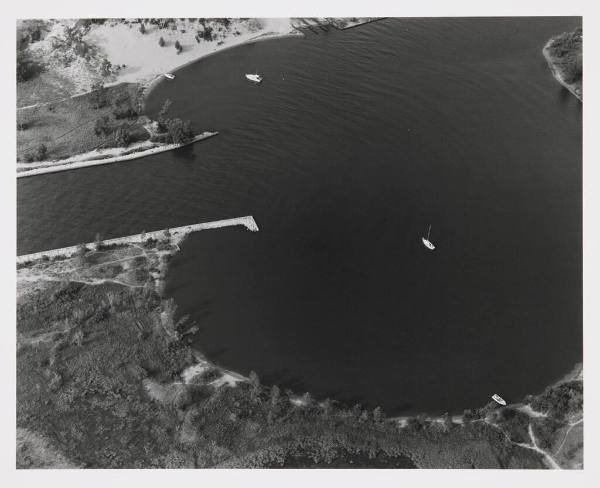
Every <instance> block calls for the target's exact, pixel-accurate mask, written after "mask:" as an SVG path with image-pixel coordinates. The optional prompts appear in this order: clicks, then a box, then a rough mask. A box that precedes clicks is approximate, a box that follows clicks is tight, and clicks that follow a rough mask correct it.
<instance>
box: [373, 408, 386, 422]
mask: <svg viewBox="0 0 600 488" xmlns="http://www.w3.org/2000/svg"><path fill="white" fill-rule="evenodd" d="M384 419H385V414H384V413H383V410H382V409H381V407H377V408H375V410H373V420H374V421H375V423H376V424H378V423H380V422H383V420H384Z"/></svg>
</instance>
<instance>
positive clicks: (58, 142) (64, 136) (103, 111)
mask: <svg viewBox="0 0 600 488" xmlns="http://www.w3.org/2000/svg"><path fill="white" fill-rule="evenodd" d="M140 103H141V92H140V87H139V85H137V84H133V83H128V84H121V85H116V86H112V87H107V88H102V89H100V90H96V91H95V92H92V93H87V94H85V95H81V96H78V97H74V98H67V99H64V100H62V101H59V102H53V103H48V104H44V105H37V106H34V107H30V108H25V109H21V110H19V111H18V112H17V160H18V161H20V162H33V161H46V160H56V159H62V158H67V157H69V156H72V155H74V154H79V153H84V152H88V151H92V150H94V149H97V148H107V147H117V146H120V145H123V143H124V141H123V139H122V137H121V135H122V134H123V132H126V133H127V135H128V141H129V142H136V141H143V140H146V139H148V138H149V137H150V136H149V134H148V132H147V131H146V130H145V129H144V127H143V125H144V124H145V123H147V122H148V119H147V118H146V117H143V116H141V114H140V113H139V112H138V111H139V106H140ZM119 137H121V138H119Z"/></svg>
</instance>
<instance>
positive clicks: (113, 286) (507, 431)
mask: <svg viewBox="0 0 600 488" xmlns="http://www.w3.org/2000/svg"><path fill="white" fill-rule="evenodd" d="M175 251H176V249H175V248H170V247H169V244H168V242H167V241H165V242H162V241H160V240H159V241H148V242H147V243H145V244H143V245H136V246H118V247H116V248H110V247H109V248H107V249H101V250H99V251H83V250H82V252H81V253H79V254H78V255H75V256H73V257H71V258H69V261H68V262H64V261H63V260H60V259H57V260H54V261H51V260H47V261H40V262H38V263H30V264H28V265H27V266H21V267H20V268H19V270H18V272H19V275H18V276H19V284H20V285H24V284H27V285H28V286H24V287H21V288H20V290H21V293H20V295H19V296H20V298H19V302H18V306H17V336H18V344H17V346H18V350H17V426H18V428H19V429H26V431H27V432H29V433H30V436H29V437H31V436H35V439H37V443H30V444H28V445H27V446H26V448H25V447H24V445H23V443H22V441H20V444H18V450H17V453H18V460H17V463H18V466H20V467H37V466H39V467H47V466H48V465H49V463H50V464H51V461H49V460H48V456H46V457H44V456H43V455H41V454H40V453H39V452H38V451H36V445H37V446H39V445H42V446H43V447H44V449H45V451H44V452H50V453H52V455H51V456H50V460H52V459H55V460H59V461H60V463H62V464H65V463H68V464H70V465H77V466H82V467H97V468H108V467H127V468H136V467H137V468H141V467H144V468H148V467H162V468H166V467H202V468H205V467H263V466H268V467H275V466H283V467H285V466H290V467H302V466H306V465H313V463H317V465H318V466H321V467H323V466H329V465H331V466H334V467H335V466H340V467H350V465H352V464H354V461H356V465H357V467H366V465H370V464H371V463H372V465H374V466H382V467H383V465H388V466H390V465H391V466H407V465H410V462H408V461H407V458H410V459H411V460H412V462H413V463H414V464H415V465H416V466H418V467H454V468H458V467H462V468H470V467H479V468H498V467H515V468H516V467H518V468H541V467H544V461H543V459H542V456H541V455H540V454H539V453H538V452H535V451H533V450H532V449H529V448H527V447H523V446H520V445H518V444H519V443H522V444H526V443H527V442H528V440H527V426H528V425H530V424H533V425H534V428H535V433H536V436H537V437H536V439H537V442H539V443H540V445H543V446H546V445H548V446H551V447H552V446H554V445H556V444H557V443H559V442H563V439H562V437H561V436H563V437H565V432H566V430H567V429H569V428H570V423H569V422H571V423H572V419H573V418H574V417H573V415H576V414H577V412H579V411H580V409H581V404H580V399H581V395H580V394H579V393H580V385H581V382H574V383H573V382H566V383H559V384H558V385H555V386H554V387H553V388H552V389H550V390H548V391H547V392H545V393H544V394H543V395H540V396H537V397H532V398H531V399H529V401H530V404H531V405H533V406H534V407H535V408H539V409H545V411H546V412H547V414H546V415H547V416H544V417H539V418H537V417H536V418H532V417H530V416H529V415H526V414H524V413H522V412H520V411H519V410H518V409H516V408H515V407H514V406H510V407H507V408H501V407H498V406H496V405H495V404H489V405H487V406H486V407H484V408H482V409H479V410H475V411H473V412H466V413H465V416H464V417H463V423H461V424H459V423H454V422H452V420H451V419H450V418H446V419H445V420H444V421H442V422H432V421H429V420H426V419H425V418H424V417H423V416H420V417H416V418H412V419H409V421H408V423H407V425H406V426H405V427H403V426H401V424H400V423H399V422H397V421H394V420H393V419H386V417H385V415H384V413H383V412H382V411H381V409H375V410H366V409H364V408H362V407H361V406H360V405H355V406H352V407H349V406H345V405H342V404H339V403H337V402H336V401H335V400H329V399H325V400H319V401H317V400H315V399H313V398H312V397H311V396H310V395H309V394H308V393H306V394H304V395H302V396H300V395H299V394H301V393H302V392H291V391H281V390H280V389H279V388H277V386H275V385H261V383H260V380H259V378H258V376H257V375H256V374H253V373H251V374H250V375H249V376H248V378H243V377H236V379H235V381H230V380H231V378H232V377H231V375H229V374H228V373H227V372H226V371H224V370H223V369H221V368H219V367H218V366H216V365H211V364H210V363H206V362H203V363H202V364H203V365H204V366H203V367H201V368H199V369H198V370H197V374H196V375H195V376H194V375H189V374H186V375H182V373H183V372H184V371H187V372H189V371H190V370H189V368H190V367H191V366H193V365H195V364H198V361H199V357H198V354H197V353H195V352H194V351H192V350H191V349H190V347H189V342H190V341H191V340H188V338H189V337H190V334H191V333H192V331H193V330H197V327H201V326H202V324H190V323H188V322H187V321H186V320H185V318H184V319H182V320H180V321H176V320H175V306H174V303H173V302H172V301H170V300H166V299H164V298H162V297H161V296H160V295H159V294H158V293H157V291H156V290H160V289H161V287H160V286H158V287H156V286H154V284H155V283H156V280H157V279H158V280H160V276H161V275H162V271H161V270H163V271H164V266H163V264H164V260H165V259H167V257H168V256H169V255H170V254H172V253H173V252H175ZM161 263H162V264H161ZM577 427H579V425H578V426H577ZM571 429H573V427H571ZM574 434H576V432H574V433H573V432H569V433H568V434H567V435H568V436H571V437H567V440H566V442H565V444H566V445H567V448H565V447H563V448H562V449H563V451H564V453H565V456H571V457H573V456H576V455H577V452H579V451H578V449H579V450H580V448H581V446H580V443H579V441H578V438H577V436H576V435H574ZM565 449H566V450H565ZM19 453H21V454H19ZM59 461H56V462H57V463H58V462H59ZM351 461H352V462H351Z"/></svg>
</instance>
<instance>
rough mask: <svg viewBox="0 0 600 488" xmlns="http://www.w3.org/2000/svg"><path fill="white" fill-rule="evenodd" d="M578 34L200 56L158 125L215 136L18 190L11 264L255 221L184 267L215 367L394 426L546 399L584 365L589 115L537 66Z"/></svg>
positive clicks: (312, 45)
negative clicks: (125, 238)
mask: <svg viewBox="0 0 600 488" xmlns="http://www.w3.org/2000/svg"><path fill="white" fill-rule="evenodd" d="M579 24H580V19H577V18H535V19H531V18H518V19H474V18H473V19H388V20H384V21H381V22H376V23H373V24H369V25H367V26H363V27H360V28H357V29H351V30H349V31H346V32H339V31H335V30H333V29H332V31H331V32H330V33H324V32H320V34H319V35H314V34H310V33H309V34H308V37H307V38H306V39H284V40H277V41H272V42H263V43H257V44H254V45H248V46H243V47H239V48H236V49H232V50H228V51H225V52H223V53H220V54H218V55H217V56H213V57H210V58H207V59H205V60H204V61H202V62H200V63H197V64H195V65H191V66H189V67H187V68H185V69H183V70H181V71H180V72H178V74H177V78H176V79H175V80H174V81H173V82H169V83H163V84H162V85H160V86H159V87H158V88H157V89H156V91H154V92H153V94H152V96H151V98H150V100H149V110H150V112H156V111H157V110H158V108H159V107H160V105H161V104H162V102H163V100H164V99H165V98H167V97H168V98H170V99H171V100H172V101H173V105H172V107H171V111H172V113H173V114H175V115H178V116H180V117H182V118H190V119H192V120H193V122H194V125H195V126H196V127H197V128H198V129H217V130H219V131H220V135H219V136H218V137H216V138H214V139H211V140H209V141H206V142H204V143H201V144H196V145H194V146H189V147H187V148H185V149H182V150H180V151H177V152H172V153H165V154H161V155H157V156H154V157H151V158H145V159H143V160H141V161H138V162H131V163H126V164H122V165H111V166H107V167H98V168H92V169H85V170H79V171H72V172H66V173H57V174H53V175H46V176H41V177H34V178H27V179H24V180H19V183H18V250H19V253H20V254H22V253H26V252H32V251H37V250H42V249H48V248H52V247H58V246H63V245H69V244H74V243H77V242H81V241H91V240H93V238H94V235H95V233H96V232H100V233H101V234H102V235H103V236H104V237H113V236H120V235H127V234H131V233H136V232H140V231H142V230H147V231H149V230H154V229H159V228H163V227H174V226H177V225H183V224H189V223H195V222H201V221H206V220H215V219H221V218H227V217H235V216H242V215H253V216H254V217H255V219H256V221H257V223H258V225H259V227H260V232H258V233H251V232H247V231H244V230H242V229H237V228H236V229H225V230H219V231H209V232H201V233H197V234H196V235H193V236H191V237H190V238H189V240H188V241H187V242H186V244H185V245H184V247H183V249H182V251H181V253H180V254H179V255H178V256H177V257H176V258H175V259H174V261H173V265H172V268H171V274H170V282H169V285H168V292H169V293H170V294H171V295H172V296H174V297H175V298H176V300H177V302H178V304H179V306H180V309H181V311H182V313H189V314H191V315H192V317H193V318H194V319H195V320H196V321H197V322H198V324H199V325H200V327H201V330H200V332H199V333H198V335H197V346H198V348H199V349H200V350H202V351H204V352H206V353H208V355H209V357H211V358H213V359H215V360H216V361H217V362H219V363H221V364H223V365H225V366H227V367H230V368H233V369H236V370H239V371H240V372H243V373H247V372H248V371H249V370H252V369H253V370H255V371H257V372H258V373H259V375H260V376H261V378H262V379H263V381H264V382H277V383H279V384H283V385H285V386H288V387H292V388H294V389H297V390H299V391H306V390H309V391H311V393H313V394H314V395H315V396H318V397H324V396H331V397H336V398H338V399H342V400H345V401H349V402H354V401H359V402H362V403H364V404H368V405H370V406H375V405H381V406H382V407H383V408H384V409H385V410H386V411H388V412H389V413H399V412H414V411H429V412H431V413H435V412H444V411H460V410H462V409H463V408H468V407H475V406H479V405H481V404H483V403H485V402H486V401H487V400H488V399H489V395H490V394H492V393H494V392H498V393H500V394H501V395H503V396H504V397H505V398H507V399H509V400H517V399H519V398H520V397H522V396H523V395H524V394H526V393H535V392H537V391H539V390H541V389H542V388H543V387H544V386H545V385H546V384H548V383H550V382H551V381H553V380H554V379H556V378H557V377H559V376H561V375H563V374H564V373H566V372H567V371H568V370H569V369H570V368H571V367H572V366H573V365H574V363H575V362H577V361H580V360H581V354H582V352H581V349H582V310H581V296H582V280H581V275H582V267H581V261H582V255H581V243H582V242H581V231H582V228H581V105H580V103H579V102H578V101H577V100H576V99H575V98H574V97H573V96H572V95H570V94H568V93H567V92H566V91H565V90H563V89H562V88H561V87H560V85H559V84H558V83H557V82H556V81H554V80H553V79H552V77H551V75H550V73H549V70H548V68H547V67H546V65H545V61H544V59H543V56H542V55H541V48H542V47H543V45H544V43H545V42H546V40H547V39H548V38H549V37H551V36H552V35H554V34H556V33H559V32H563V31H565V30H570V29H572V28H574V27H575V26H577V25H579ZM255 69H257V70H258V72H259V73H261V74H262V75H263V76H264V77H265V81H264V83H263V84H262V85H260V86H255V85H252V84H250V83H247V82H245V81H244V79H243V77H242V75H243V73H245V72H254V70H255ZM429 224H431V225H432V233H431V239H432V241H433V242H434V243H435V244H436V246H437V249H436V251H435V252H429V251H427V250H426V249H425V248H424V247H423V246H422V244H421V242H420V238H421V236H422V235H423V233H424V232H426V230H427V226H428V225H429Z"/></svg>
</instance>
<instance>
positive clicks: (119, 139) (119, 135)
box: [115, 127, 131, 147]
mask: <svg viewBox="0 0 600 488" xmlns="http://www.w3.org/2000/svg"><path fill="white" fill-rule="evenodd" d="M115 142H116V143H117V145H118V146H122V147H125V146H128V145H129V143H130V142H131V134H129V131H128V130H127V129H124V128H123V127H119V128H118V129H117V131H116V132H115Z"/></svg>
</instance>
